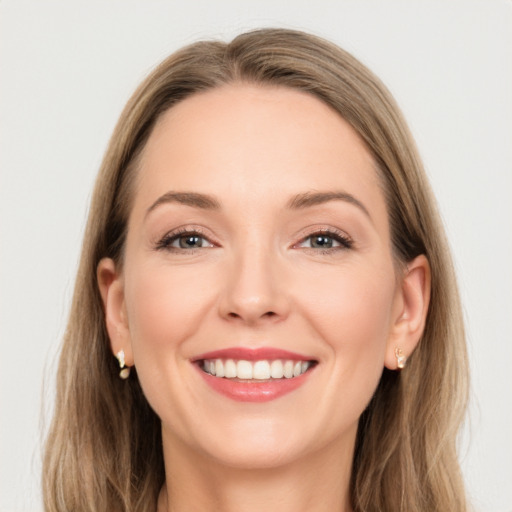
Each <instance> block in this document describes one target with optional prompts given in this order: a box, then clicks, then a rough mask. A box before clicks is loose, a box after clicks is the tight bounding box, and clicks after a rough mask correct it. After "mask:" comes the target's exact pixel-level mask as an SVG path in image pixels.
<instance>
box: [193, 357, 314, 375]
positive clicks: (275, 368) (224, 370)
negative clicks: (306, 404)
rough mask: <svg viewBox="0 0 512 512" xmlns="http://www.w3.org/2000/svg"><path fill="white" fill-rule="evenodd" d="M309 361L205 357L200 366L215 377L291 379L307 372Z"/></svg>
mask: <svg viewBox="0 0 512 512" xmlns="http://www.w3.org/2000/svg"><path fill="white" fill-rule="evenodd" d="M310 366H311V362H310V361H293V360H291V359H287V360H284V361H283V360H281V359H275V360H273V361H266V360H262V361H246V360H244V359H241V360H239V361H234V360H233V359H226V360H223V359H207V360H204V361H203V365H202V368H203V370H204V371H205V372H206V373H209V374H210V375H213V376H216V377H225V378H227V379H235V378H238V379H242V380H268V379H271V378H272V379H282V378H283V377H284V378H286V379H292V378H293V377H298V376H299V375H302V374H303V373H305V372H307V370H308V369H309V367H310Z"/></svg>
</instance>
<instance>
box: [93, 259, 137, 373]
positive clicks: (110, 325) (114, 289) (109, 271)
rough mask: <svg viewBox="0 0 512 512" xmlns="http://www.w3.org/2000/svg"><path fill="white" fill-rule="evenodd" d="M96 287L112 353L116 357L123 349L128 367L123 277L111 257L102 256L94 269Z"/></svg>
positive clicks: (128, 334)
mask: <svg viewBox="0 0 512 512" xmlns="http://www.w3.org/2000/svg"><path fill="white" fill-rule="evenodd" d="M96 277H97V280H98V288H99V290H100V294H101V299H102V301H103V309H104V311H105V325H106V328H107V332H108V336H109V338H110V348H111V350H112V353H113V354H114V355H115V356H116V357H118V354H119V353H120V352H121V351H123V353H124V361H125V362H126V365H127V366H128V367H130V366H133V355H132V348H131V342H130V331H129V327H128V319H127V315H126V309H125V300H124V286H123V277H122V275H121V274H120V273H119V272H118V271H117V269H116V265H115V263H114V261H113V260H112V259H111V258H103V259H102V260H101V261H100V262H99V263H98V267H97V269H96Z"/></svg>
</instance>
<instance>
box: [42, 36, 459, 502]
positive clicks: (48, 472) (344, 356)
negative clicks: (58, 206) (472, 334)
mask: <svg viewBox="0 0 512 512" xmlns="http://www.w3.org/2000/svg"><path fill="white" fill-rule="evenodd" d="M466 375H467V361H466V353H465V342H464V333H463V326H462V320H461V310H460V304H459V298H458V295H457V288H456V283H455V278H454V273H453V269H452V266H451V262H450V257H449V253H448V249H447V245H446V242H445V239H444V234H443V230H442V227H441V224H440V221H439V218H438V215H437V212H436V209H435V202H434V199H433V197H432V194H431V191H430V188H429V185H428V183H427V181H426V178H425V175H424V173H423V170H422V166H421V163H420V161H419V157H418V155H417V152H416V149H415V147H414V143H413V141H412V139H411V136H410V134H409V132H408V130H407V128H406V125H405V123H404V121H403V119H402V117H401V115H400V113H399V110H398V108H397V107H396V105H395V103H394V102H393V100H392V98H391V97H390V95H389V93H388V92H387V91H386V89H385V88H384V86H383V85H382V84H381V83H380V82H379V81H378V79H377V78H376V77H375V76H373V75H372V74H371V73H370V72H369V71H368V70H367V69H366V68H364V66H362V65H361V64H360V63H359V62H358V61H357V60H355V59H354V58H353V57H352V56H350V55H348V54H347V53H345V52H344V51H342V50H340V49H339V48H337V47H335V46H334V45H332V44H330V43H328V42H326V41H323V40H321V39H319V38H316V37H314V36H310V35H307V34H304V33H300V32H295V31H288V30H281V29H276V30H260V31H255V32H250V33H247V34H243V35H240V36H238V37H237V38H235V39H234V40H233V41H232V42H231V43H229V44H225V43H221V42H202V43H197V44H194V45H191V46H189V47H186V48H184V49H182V50H181V51H179V52H177V53H176V54H174V55H172V56H171V57H169V58H168V59H167V60H165V61H164V62H163V63H162V64H161V65H160V66H159V67H158V68H157V69H156V70H155V71H154V72H153V73H152V74H151V75H150V76H149V77H148V78H147V79H146V80H145V81H144V83H143V84H142V85H141V86H140V87H139V89H138V90H137V91H136V92H135V94H134V95H133V97H132V98H131V99H130V101H129V103H128V105H127V106H126V108H125V110H124V112H123V114H122V115H121V118H120V120H119V122H118V125H117V127H116V129H115V132H114V134H113V137H112V140H111V142H110V145H109V148H108V150H107V153H106V156H105V159H104V162H103V165H102V168H101V171H100V174H99V177H98V180H97V184H96V188H95V191H94V196H93V200H92V205H91V211H90V217H89V222H88V226H87V230H86V234H85V240H84V247H83V252H82V259H81V264H80V269H79V273H78V278H77V283H76V288H75V295H74V299H73V307H72V311H71V317H70V320H69V325H68V330H67V333H66V337H65V342H64V347H63V351H62V356H61V362H60V368H59V376H58V394H57V404H56V411H55V419H54V421H53V424H52V427H51V431H50V434H49V438H48V442H47V447H46V457H45V463H44V475H45V476H44V478H45V481H44V490H45V503H46V509H47V510H49V511H50V510H51V511H54V510H109V511H115V510H126V511H139V510H141V511H142V510H144V511H146V510H147V511H152V512H153V511H155V510H158V511H168V510H173V511H179V510H188V511H190V510H202V511H206V510H225V511H230V510H244V511H250V510H256V509H258V510H261V509H266V510H280V511H286V510H289V509H290V510H291V509H292V508H293V510H318V511H322V510H329V511H332V510H340V511H345V512H347V511H363V510H364V511H372V510H375V511H377V510H379V511H393V512H395V511H398V510H402V511H414V510H417V511H429V512H431V511H446V510H450V511H463V510H466V504H465V497H464V489H463V484H462V480H461V475H460V470H459V466H458V462H457V456H456V450H455V438H456V434H457V430H458V426H459V424H460V422H461V420H462V417H463V413H464V408H465V402H466V386H467V384H466V381H467V379H466Z"/></svg>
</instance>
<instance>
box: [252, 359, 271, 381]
mask: <svg viewBox="0 0 512 512" xmlns="http://www.w3.org/2000/svg"><path fill="white" fill-rule="evenodd" d="M252 375H253V377H254V378H255V379H258V380H266V379H270V364H269V363H268V361H256V362H255V363H254V366H253V369H252Z"/></svg>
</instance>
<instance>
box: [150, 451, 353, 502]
mask: <svg viewBox="0 0 512 512" xmlns="http://www.w3.org/2000/svg"><path fill="white" fill-rule="evenodd" d="M165 445H166V443H165V441H164V456H165V467H166V484H165V485H164V487H163V489H162V492H161V494H160V498H159V504H158V512H185V511H186V512H196V511H197V512H199V511H201V512H213V511H215V512H239V511H240V510H243V511H244V512H256V511H257V512H261V510H279V511H280V512H291V511H293V512H306V511H307V512H313V511H314V512H333V511H337V512H350V511H351V510H352V509H351V507H350V495H349V483H350V474H351V467H352V457H353V446H354V445H353V443H352V444H351V446H350V449H349V450H343V451H341V452H340V451H338V450H336V449H333V447H332V445H330V446H329V447H327V448H326V449H325V450H324V452H321V453H316V454H315V455H311V454H309V455H307V456H304V457H303V459H302V460H298V461H294V462H293V463H290V464H288V465H284V466H279V467H272V468H258V469H240V468H233V467H229V466H226V465H223V464H221V463H219V462H218V461H215V460H213V459H211V458H207V457H204V456H202V455H199V454H197V453H195V454H191V453H190V452H189V450H187V449H186V448H185V447H183V446H176V444H174V445H173V447H172V449H170V447H166V446H165Z"/></svg>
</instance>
